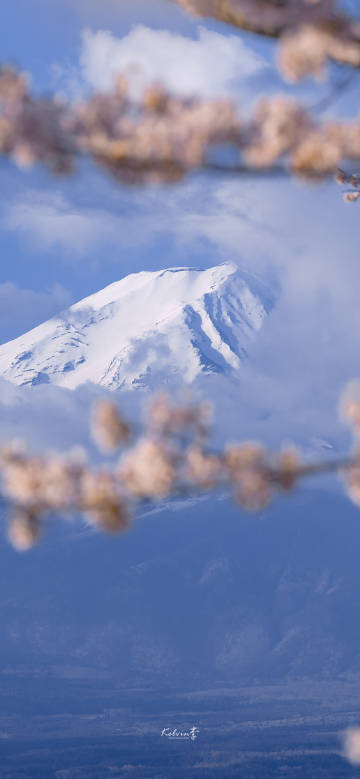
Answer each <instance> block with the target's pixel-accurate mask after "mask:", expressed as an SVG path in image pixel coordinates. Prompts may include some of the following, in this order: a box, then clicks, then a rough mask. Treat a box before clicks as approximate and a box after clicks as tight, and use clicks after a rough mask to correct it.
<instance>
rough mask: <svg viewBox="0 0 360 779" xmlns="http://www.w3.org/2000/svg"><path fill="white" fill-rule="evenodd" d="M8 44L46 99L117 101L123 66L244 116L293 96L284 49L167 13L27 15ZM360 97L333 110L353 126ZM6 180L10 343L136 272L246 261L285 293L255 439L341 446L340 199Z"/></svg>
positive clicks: (346, 274)
mask: <svg viewBox="0 0 360 779" xmlns="http://www.w3.org/2000/svg"><path fill="white" fill-rule="evenodd" d="M0 41H1V51H2V58H3V59H4V60H5V61H10V62H15V63H16V64H18V66H19V67H20V68H21V69H24V70H26V71H28V72H29V73H31V74H32V83H33V87H34V89H35V90H37V91H38V92H50V91H60V92H65V93H66V94H67V95H69V96H70V97H78V96H81V95H82V94H84V93H86V92H88V91H90V90H91V89H92V88H96V87H102V86H104V87H106V86H107V84H108V83H110V81H111V76H112V73H113V72H115V71H116V69H117V68H118V67H120V66H121V67H123V68H125V69H126V70H127V71H128V72H130V73H131V74H132V78H133V84H134V87H133V88H134V90H139V89H141V87H142V85H143V84H144V83H146V82H147V81H149V80H151V79H156V80H159V79H161V78H162V77H163V79H164V80H165V82H166V83H167V84H169V85H170V86H171V87H172V88H175V89H177V90H178V91H181V92H197V93H199V94H206V95H207V96H212V95H218V94H223V93H225V94H228V95H230V96H232V97H233V99H234V100H235V101H236V102H237V103H238V105H239V110H244V111H246V110H248V109H249V107H250V106H251V105H252V104H253V102H254V101H255V100H256V99H257V98H259V97H260V96H261V95H262V94H268V93H270V92H273V91H281V90H283V91H287V92H288V91H289V89H290V87H289V85H288V84H284V83H282V82H281V80H280V78H279V76H278V74H277V71H276V68H275V66H274V62H275V50H274V46H273V43H272V42H269V41H261V40H259V39H257V38H253V37H251V36H250V35H247V34H239V35H237V34H234V31H233V30H231V29H230V28H227V27H225V26H223V25H220V24H216V23H215V22H212V21H208V20H194V19H191V18H190V17H189V16H186V15H185V14H184V13H182V12H181V11H180V9H178V8H177V7H175V6H174V5H173V4H172V3H170V2H166V0H157V2H152V3H151V4H150V3H149V2H148V0H146V2H145V1H143V2H141V1H140V0H138V1H137V2H135V1H134V0H132V2H131V3H125V2H119V0H106V2H101V1H100V0H77V3H76V4H74V3H73V2H72V1H71V0H53V1H52V2H51V4H49V3H48V2H45V0H33V2H32V3H31V4H30V3H29V2H28V0H14V2H12V3H9V4H6V6H5V8H4V9H3V12H2V27H1V30H0ZM139 62H140V66H141V67H140V68H139V66H138V67H137V68H136V67H135V63H138V65H139ZM129 68H130V71H129ZM333 77H335V78H339V77H341V72H334V73H333ZM356 89H357V83H356V81H355V83H353V84H352V85H351V87H350V88H349V90H348V92H347V93H346V94H345V96H344V97H343V98H342V100H340V101H339V102H338V103H337V104H336V105H335V106H334V108H333V109H332V110H334V111H336V112H337V113H339V114H344V115H349V114H350V113H351V112H352V111H353V107H352V106H353V97H354V94H355V93H356ZM328 90H329V84H326V83H325V84H321V85H319V84H315V85H313V84H312V82H307V83H306V84H305V85H300V86H298V87H296V89H295V93H296V94H297V95H299V96H302V97H303V98H304V99H305V100H307V101H308V102H309V103H312V102H314V101H315V100H316V99H318V97H319V96H321V95H323V94H327V92H328ZM0 170H1V181H2V187H1V192H0V227H1V231H0V255H1V266H0V343H2V342H5V341H7V340H9V339H10V338H13V337H16V336H17V335H19V334H20V333H22V332H24V331H26V330H28V329H29V328H30V327H33V326H34V325H36V324H38V323H40V322H41V321H43V320H44V319H47V318H48V317H49V316H51V315H53V314H55V313H57V312H59V311H61V310H62V309H63V308H65V307H66V306H68V305H69V304H71V303H72V302H74V301H76V300H79V299H81V298H82V297H84V296H85V295H88V294H90V293H91V292H94V291H96V290H98V289H100V288H102V287H104V286H105V285H106V284H108V283H110V282H112V281H115V280H117V279H119V278H121V277H123V276H124V275H126V274H128V273H130V272H133V271H138V270H143V269H159V268H165V267H169V266H174V265H186V266H187V265H196V266H198V267H208V266H210V265H213V264H216V263H218V262H223V261H225V260H232V261H236V262H238V263H239V264H240V266H241V267H244V268H245V269H246V270H247V271H250V272H253V273H256V274H259V275H260V276H262V277H263V278H264V279H265V280H266V281H268V283H270V284H271V285H273V286H274V288H276V289H277V291H278V292H277V294H278V298H277V305H276V307H275V309H274V312H273V313H272V315H271V317H270V318H269V323H268V326H267V327H266V328H264V330H263V331H262V333H261V336H260V337H259V339H258V341H257V345H256V348H255V350H254V354H253V355H252V360H251V363H250V365H249V366H248V368H247V372H246V374H244V381H243V397H244V399H245V400H244V403H245V402H246V398H247V397H249V396H251V403H250V402H249V403H248V420H249V427H251V424H253V425H254V429H255V430H256V432H260V433H261V430H262V427H263V428H264V430H265V427H266V424H267V423H266V424H265V422H262V423H261V424H260V425H259V419H263V420H264V419H269V418H271V420H272V425H273V428H274V429H275V428H276V427H277V428H278V431H279V435H280V434H281V435H282V434H283V433H284V434H285V431H288V432H289V435H290V436H291V435H292V434H296V433H297V431H298V430H299V429H301V430H303V429H306V430H308V431H309V433H307V435H310V430H311V429H312V428H314V435H319V436H325V434H326V432H328V436H329V437H330V439H331V438H332V437H333V438H335V437H336V435H337V434H338V427H337V422H335V420H336V404H337V399H338V396H339V393H340V391H341V388H342V386H343V385H344V384H345V383H346V382H347V381H348V379H350V378H352V377H353V376H356V375H357V374H358V373H360V370H359V367H358V362H359V360H358V354H359V345H360V344H359V325H360V322H359V317H360V314H359V299H360V274H359V270H358V266H359V248H358V231H359V227H358V226H359V212H358V207H357V206H353V207H350V206H348V207H346V206H345V205H344V204H343V202H342V199H341V195H340V192H339V189H338V188H337V186H336V185H335V184H333V183H332V182H327V183H325V184H323V185H319V186H305V185H304V184H302V183H299V182H296V181H294V180H290V179H289V180H286V179H281V180H275V179H273V180H265V179H264V180H261V179H257V180H256V181H255V180H254V179H251V178H243V179H241V180H240V179H236V178H235V177H230V176H229V177H227V178H225V177H222V178H221V177H219V178H216V177H213V178H210V177H209V176H207V175H201V174H198V175H194V176H192V177H190V178H189V179H188V180H186V181H185V182H184V183H182V184H180V185H177V186H176V187H170V188H169V187H160V188H156V189H142V188H134V189H131V188H126V187H122V186H119V185H118V184H115V183H114V182H112V180H111V179H110V178H108V177H106V175H103V174H102V173H100V172H98V171H97V170H95V169H94V167H92V166H91V165H89V164H87V163H82V164H81V165H80V167H79V169H78V172H77V174H76V176H74V177H71V178H67V179H60V178H56V179H55V178H53V177H51V176H50V174H48V173H47V172H46V171H45V170H42V169H36V170H32V171H27V172H23V171H20V170H18V169H17V168H16V167H15V166H14V165H13V164H12V163H10V162H8V161H4V160H2V161H1V168H0ZM9 392H10V391H9ZM10 394H11V392H10ZM34 397H35V396H34ZM34 403H35V400H34ZM75 405H76V404H75ZM52 411H53V407H52ZM315 428H316V429H315Z"/></svg>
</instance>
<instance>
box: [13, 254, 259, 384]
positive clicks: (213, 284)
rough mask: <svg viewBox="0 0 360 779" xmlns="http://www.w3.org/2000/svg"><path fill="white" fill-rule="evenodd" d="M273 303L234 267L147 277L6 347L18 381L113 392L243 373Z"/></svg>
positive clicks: (117, 286)
mask: <svg viewBox="0 0 360 779" xmlns="http://www.w3.org/2000/svg"><path fill="white" fill-rule="evenodd" d="M271 305H272V300H271V297H270V296H269V293H268V291H267V290H266V288H265V287H264V285H263V284H262V283H261V282H260V281H259V280H257V279H256V278H255V277H252V276H250V275H248V274H247V273H244V272H242V271H241V270H240V269H239V267H238V266H237V265H235V264H234V263H224V264H222V265H217V266H215V267H213V268H209V269H207V270H199V269H195V268H169V269H167V270H162V271H142V272H141V273H132V274H130V275H129V276H126V277H125V278H123V279H121V280H120V281H116V282H114V283H113V284H110V285H109V286H107V287H105V288H104V289H102V290H100V291H99V292H96V293H95V294H93V295H90V296H89V297H87V298H84V299H83V300H81V301H80V302H79V303H76V304H75V305H73V306H71V307H70V308H69V309H68V310H67V311H65V312H64V313H63V314H62V315H61V316H58V317H56V318H53V319H50V320H49V321H47V322H44V323H43V324H41V325H39V326H38V327H36V328H34V329H33V330H30V331H29V332H28V333H26V334H25V335H22V336H20V337H19V338H16V339H15V340H13V341H9V342H8V343H6V344H4V345H2V346H0V375H2V376H4V377H5V378H7V379H8V380H10V381H13V382H15V383H16V384H40V383H55V384H60V385H62V386H66V387H70V388H74V387H76V386H78V385H79V384H82V383H84V382H86V381H92V382H96V383H98V384H102V385H104V386H107V387H109V388H114V389H116V388H119V387H124V386H127V387H129V386H144V385H146V386H153V385H154V384H156V383H158V381H159V379H160V380H162V381H164V380H171V378H172V377H173V378H176V377H178V378H181V379H182V380H184V381H186V382H191V381H193V380H194V379H195V378H196V377H197V376H198V375H199V374H200V373H204V372H205V373H214V372H227V371H232V370H237V369H238V368H239V367H240V365H241V362H242V360H243V359H244V358H245V357H246V354H247V350H248V348H249V347H250V344H251V341H252V339H253V338H254V335H255V333H256V332H257V331H258V330H259V329H260V328H261V326H262V324H263V321H264V318H265V316H266V314H267V312H268V311H269V309H270V308H271Z"/></svg>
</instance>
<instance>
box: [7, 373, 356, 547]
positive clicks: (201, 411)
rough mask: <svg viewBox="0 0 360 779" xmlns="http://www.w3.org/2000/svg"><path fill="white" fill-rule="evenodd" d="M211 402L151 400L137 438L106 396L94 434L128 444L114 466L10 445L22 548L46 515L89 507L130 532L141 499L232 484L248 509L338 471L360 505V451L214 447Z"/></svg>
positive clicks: (14, 530)
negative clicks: (323, 455)
mask: <svg viewBox="0 0 360 779" xmlns="http://www.w3.org/2000/svg"><path fill="white" fill-rule="evenodd" d="M359 398H360V392H359V390H358V388H356V393H355V394H354V388H352V389H351V391H350V392H348V393H347V396H346V398H345V400H344V402H343V412H344V414H345V416H346V418H347V420H348V421H350V423H351V424H352V426H353V428H354V430H355V431H356V432H360V400H359ZM209 421H210V420H209V408H208V407H207V406H205V405H191V404H187V405H185V406H181V405H180V406H178V405H174V404H173V403H171V402H170V401H169V399H168V398H167V396H164V395H160V396H157V397H156V398H155V400H154V401H153V403H152V405H151V408H150V412H149V414H148V417H147V420H146V422H145V424H144V427H143V429H142V430H141V433H140V435H139V436H138V438H137V439H136V440H135V441H133V442H132V441H131V437H132V435H133V431H132V427H131V426H130V425H129V424H128V423H127V422H126V421H125V420H124V419H123V417H122V415H121V414H120V412H119V410H118V408H117V406H116V405H115V404H113V403H111V402H109V401H101V402H100V403H99V404H98V405H97V406H96V407H95V410H94V414H93V427H92V429H93V436H94V438H95V440H96V442H97V443H98V445H99V446H100V448H101V449H102V450H103V451H106V452H113V451H114V450H116V449H117V448H118V447H123V449H124V451H123V453H122V455H121V457H120V460H119V461H118V462H117V463H116V465H115V466H114V465H109V463H108V462H104V464H103V465H102V467H100V468H93V467H90V466H89V465H88V464H87V462H86V459H85V458H84V456H82V457H81V458H79V455H78V454H77V455H76V456H75V455H74V454H71V453H70V455H69V456H67V457H60V456H59V455H45V456H35V455H31V454H28V453H27V452H26V451H25V450H23V449H19V447H18V446H15V445H13V444H11V443H10V444H9V445H7V446H4V447H3V448H2V450H1V451H0V478H1V484H2V495H3V496H4V499H5V500H6V501H7V502H8V503H9V504H10V505H11V506H12V515H11V517H10V523H9V530H8V535H9V539H10V541H11V542H12V544H13V545H14V546H15V547H16V548H17V549H19V550H25V549H28V548H29V547H30V546H32V544H33V543H34V542H35V541H36V540H37V539H38V537H39V536H40V535H41V532H42V529H43V527H44V519H45V518H46V515H48V514H59V515H61V516H64V515H69V514H70V515H74V514H83V515H84V517H85V520H86V521H87V522H88V523H90V524H91V525H93V526H94V527H96V528H98V529H100V530H105V531H109V532H123V531H125V530H126V529H127V528H129V527H130V525H131V517H132V514H133V511H134V509H136V507H141V506H142V507H143V506H144V505H149V503H150V502H158V501H163V500H164V499H168V500H171V499H176V498H178V497H180V496H181V497H190V496H191V497H192V496H194V495H199V494H201V492H202V491H214V490H218V489H221V490H230V491H231V493H232V494H233V496H234V498H235V500H236V502H237V503H238V504H239V505H240V506H241V507H242V508H243V509H245V510H248V511H258V510H260V509H262V508H264V507H265V506H266V505H267V504H268V503H269V502H270V501H271V500H272V499H273V498H274V497H275V496H276V495H277V494H280V493H283V492H288V491H290V490H292V489H294V488H295V487H296V486H297V485H298V484H299V482H300V481H301V480H302V479H304V478H307V477H309V476H316V475H319V474H326V473H334V472H340V473H341V474H342V477H343V479H344V481H345V484H346V486H347V489H348V491H349V494H350V496H351V497H352V499H353V500H354V501H355V502H356V503H358V504H360V451H355V452H354V453H353V454H351V455H349V456H348V457H345V458H341V459H334V460H329V461H320V462H317V463H307V462H306V461H305V462H302V461H301V458H300V456H299V454H298V452H297V451H296V450H295V449H294V448H291V447H290V448H287V449H284V450H282V451H280V452H278V453H274V452H271V451H270V450H268V449H267V448H266V447H264V446H263V445H261V444H260V443H257V442H244V443H239V444H231V445H227V446H226V447H225V448H224V450H222V451H218V452H215V451H212V450H211V448H210V447H209V444H208V441H209V432H210V428H209Z"/></svg>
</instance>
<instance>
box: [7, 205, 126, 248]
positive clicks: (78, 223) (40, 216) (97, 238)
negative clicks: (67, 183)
mask: <svg viewBox="0 0 360 779" xmlns="http://www.w3.org/2000/svg"><path fill="white" fill-rule="evenodd" d="M3 227H5V229H7V230H11V231H19V232H22V233H25V234H26V235H30V236H31V238H32V239H33V240H35V242H36V243H38V245H39V246H40V247H41V248H42V249H50V248H60V249H63V250H65V251H70V252H71V253H72V255H74V254H75V255H83V254H85V253H86V252H87V251H88V250H89V249H91V248H93V247H94V245H98V244H103V243H104V242H105V241H108V240H109V239H110V240H111V239H115V238H116V236H117V234H118V232H119V223H118V220H117V219H116V218H115V216H114V215H112V214H111V213H109V212H108V211H105V210H102V209H100V208H86V207H80V206H75V205H72V204H71V203H69V202H68V201H67V199H66V198H65V196H64V195H63V194H61V193H59V192H57V193H51V192H46V191H41V190H34V191H29V192H27V193H26V195H24V196H23V197H21V198H18V199H17V200H16V201H15V202H13V203H11V204H10V205H9V206H8V208H7V209H6V210H5V216H4V218H3Z"/></svg>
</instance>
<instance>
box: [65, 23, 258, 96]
mask: <svg viewBox="0 0 360 779" xmlns="http://www.w3.org/2000/svg"><path fill="white" fill-rule="evenodd" d="M265 67H267V64H266V62H265V60H264V59H263V58H262V57H260V55H258V54H257V53H256V52H254V51H253V50H252V49H250V48H249V47H248V46H246V45H245V44H244V42H243V41H242V40H241V38H240V37H239V36H237V35H228V36H225V35H221V34H220V33H218V32H213V31H211V30H207V29H205V28H204V27H199V28H198V30H197V39H196V40H193V39H191V38H187V37H185V36H182V35H178V34H175V33H171V32H168V31H167V30H152V29H150V28H149V27H145V26H144V25H138V26H136V27H134V28H133V29H132V30H131V31H130V32H129V33H128V35H126V36H124V37H123V38H117V37H115V36H114V35H113V34H112V33H111V32H108V31H106V30H97V31H96V32H92V31H91V30H84V32H83V35H82V47H81V53H80V70H81V78H80V80H79V83H78V89H79V91H81V82H82V83H83V84H85V85H88V86H90V87H92V88H94V89H96V90H107V89H109V88H111V87H112V85H113V81H114V77H115V76H116V74H117V73H125V74H127V75H128V77H129V80H130V83H131V87H132V89H133V90H134V92H135V93H136V94H139V93H140V92H141V91H142V89H143V88H144V86H145V85H146V84H148V83H150V82H157V83H162V84H164V85H165V86H166V87H168V88H169V89H170V90H171V91H173V92H175V93H177V94H200V95H202V96H206V97H215V96H219V95H232V96H234V95H238V93H239V90H240V92H241V89H242V88H243V86H244V84H245V81H246V79H247V78H248V77H251V76H254V75H257V74H259V73H260V72H261V71H263V69H264V68H265ZM54 72H55V75H56V76H57V77H58V78H60V80H61V79H62V80H63V84H64V86H65V88H67V89H68V91H69V92H70V93H71V94H72V95H74V93H75V92H76V75H75V71H74V69H69V70H68V72H67V73H66V69H64V68H63V67H62V66H55V71H54Z"/></svg>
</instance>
